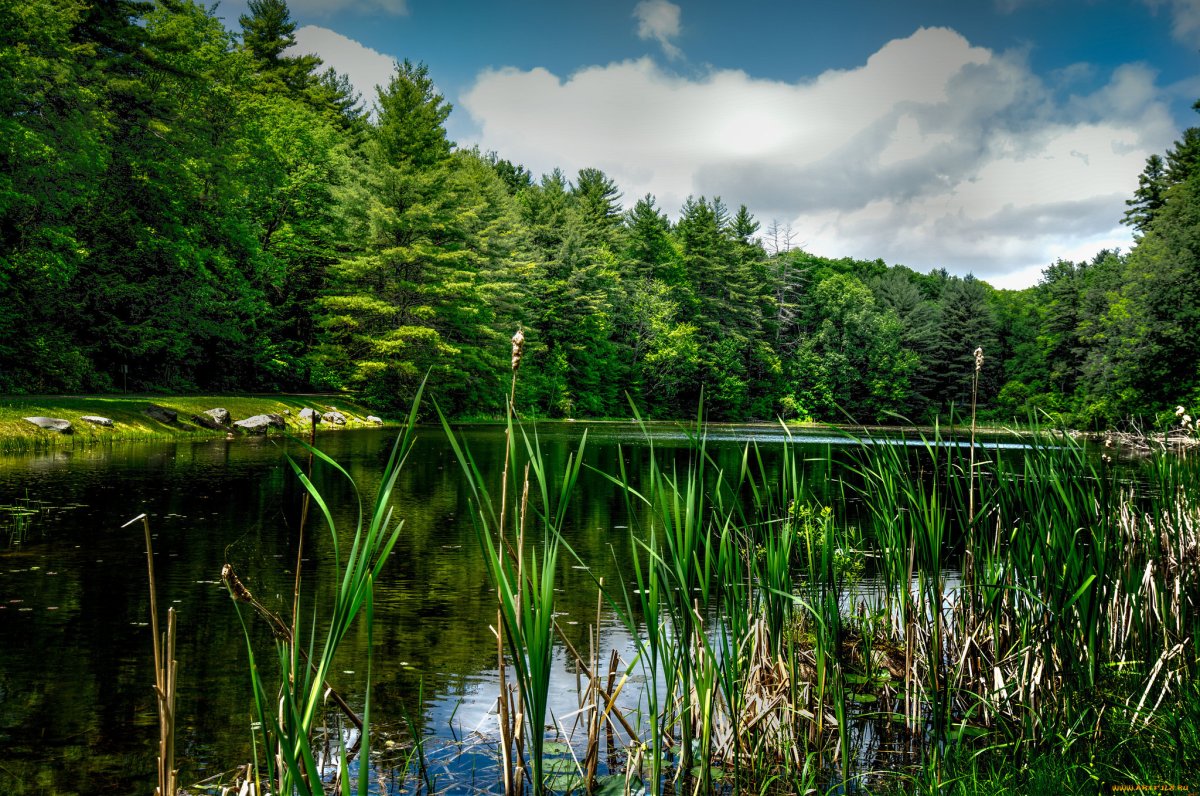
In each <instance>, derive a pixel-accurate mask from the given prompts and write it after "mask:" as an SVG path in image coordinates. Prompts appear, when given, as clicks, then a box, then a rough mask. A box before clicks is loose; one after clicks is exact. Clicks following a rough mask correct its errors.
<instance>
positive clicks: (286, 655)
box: [221, 384, 424, 796]
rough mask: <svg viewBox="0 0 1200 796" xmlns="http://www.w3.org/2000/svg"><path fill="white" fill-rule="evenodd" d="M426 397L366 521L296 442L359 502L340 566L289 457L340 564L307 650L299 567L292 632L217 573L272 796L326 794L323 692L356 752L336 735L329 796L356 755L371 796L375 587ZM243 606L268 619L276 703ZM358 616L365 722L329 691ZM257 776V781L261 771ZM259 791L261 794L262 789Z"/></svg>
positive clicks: (237, 583) (228, 570)
mask: <svg viewBox="0 0 1200 796" xmlns="http://www.w3.org/2000/svg"><path fill="white" fill-rule="evenodd" d="M423 390H424V385H423V384H422V386H421V388H419V389H418V390H417V394H416V396H415V397H414V399H413V404H412V408H411V410H410V411H409V414H408V419H407V422H406V423H405V425H404V428H403V430H402V431H401V432H400V434H399V435H398V436H397V438H396V442H395V444H394V445H393V447H392V451H391V454H390V456H389V458H388V462H387V466H386V467H385V468H384V471H383V476H382V479H381V481H380V485H379V490H378V492H377V493H376V495H375V499H374V502H373V504H372V506H371V507H370V511H369V514H368V515H367V516H365V517H364V512H363V506H362V500H361V498H359V497H358V489H357V487H356V486H355V485H354V479H353V478H351V476H350V474H349V473H347V472H346V471H345V470H344V469H343V468H342V467H341V466H340V465H338V464H337V462H335V461H333V460H332V459H331V458H329V457H328V456H327V455H326V454H324V453H322V452H321V451H320V450H317V449H316V448H315V447H313V446H312V445H310V444H308V443H305V442H303V441H301V440H296V442H297V444H299V445H300V446H301V447H302V448H303V449H304V450H306V451H307V452H308V453H309V454H310V455H311V456H312V457H315V459H316V461H317V462H319V463H321V464H322V465H324V466H328V467H330V468H332V469H333V470H334V471H335V472H337V473H339V474H340V475H342V476H344V477H345V478H346V479H347V481H348V482H349V484H350V486H351V487H352V489H353V491H354V495H355V497H356V500H357V503H358V506H357V520H356V523H355V528H354V537H353V542H352V544H351V546H350V550H349V551H348V552H347V553H346V555H345V558H344V559H343V556H342V550H341V542H340V533H339V531H338V528H337V525H336V523H335V521H334V517H333V512H332V511H331V509H330V507H329V506H328V505H327V504H326V502H325V500H324V499H323V498H322V496H321V494H320V492H319V491H318V490H317V488H316V486H315V485H314V484H313V482H312V480H311V479H310V478H309V476H308V475H307V474H306V473H305V472H304V470H303V469H302V468H301V467H300V465H299V464H298V463H297V462H296V461H295V460H294V459H292V458H291V456H288V457H287V461H288V464H289V465H290V467H291V469H292V472H293V473H294V475H295V476H296V478H297V479H298V480H299V481H300V483H301V484H302V485H303V486H304V488H305V490H306V491H307V493H308V495H309V496H310V497H311V499H312V502H313V503H314V504H315V505H316V506H317V508H318V510H319V511H320V514H321V516H322V517H323V518H324V520H325V524H326V527H327V528H328V530H329V534H330V539H331V543H332V548H333V558H334V561H335V562H337V563H336V571H335V573H334V575H335V578H336V581H337V588H336V590H335V592H334V595H333V600H332V604H331V605H329V606H327V609H328V610H327V612H324V613H322V614H321V615H320V616H318V612H319V611H320V608H321V606H319V605H317V604H314V605H313V607H312V616H311V618H310V619H309V623H310V624H311V626H312V628H313V632H312V636H313V637H312V638H311V639H310V641H309V642H308V644H307V646H303V645H302V644H301V642H300V640H299V638H298V636H297V635H296V634H295V633H294V631H293V630H292V628H299V627H302V626H303V624H304V623H303V621H302V619H301V606H302V605H303V601H302V600H301V599H300V597H299V592H300V589H301V585H300V576H299V568H297V575H296V578H297V580H296V587H295V588H296V592H297V596H296V599H295V600H294V603H293V605H294V607H293V610H294V612H295V615H294V616H293V617H292V622H291V624H290V626H289V624H288V623H286V622H284V621H283V620H282V619H281V618H279V617H276V616H274V615H273V614H272V613H271V612H270V611H268V610H267V609H265V608H264V607H263V606H261V604H259V603H258V601H257V600H256V599H255V598H254V596H253V594H252V593H251V592H250V590H249V589H248V588H247V587H246V586H245V584H243V583H242V582H241V580H240V579H239V578H238V577H237V574H236V573H235V572H234V571H233V568H232V567H231V566H230V565H229V564H226V565H225V567H224V568H223V570H222V573H221V575H222V580H223V581H224V583H225V585H226V588H227V589H228V590H229V594H230V596H231V597H232V598H233V601H234V604H235V606H236V607H237V614H238V618H239V620H240V621H241V623H242V627H243V631H244V633H245V637H246V649H247V655H248V661H249V669H250V679H251V685H252V687H253V692H254V699H255V710H256V714H257V718H258V727H257V732H258V734H259V735H258V739H257V740H256V746H257V744H261V747H262V749H263V750H265V751H266V752H267V754H266V757H265V761H264V762H265V765H266V774H267V780H268V782H270V783H273V785H274V788H275V792H276V793H278V794H293V793H300V794H301V795H302V796H310V795H311V794H323V793H325V792H326V790H325V777H324V774H325V771H324V768H323V766H321V765H319V764H318V760H319V759H321V754H320V750H319V749H317V748H316V747H315V746H314V737H313V735H314V730H315V728H316V725H317V723H318V722H319V721H321V720H322V719H323V718H324V715H325V699H326V695H327V694H328V695H330V696H331V697H333V698H334V699H335V701H336V702H337V703H338V705H339V707H340V708H341V709H342V711H343V712H344V713H346V714H347V717H348V718H349V719H350V720H351V721H352V723H353V724H355V726H356V728H357V731H358V736H357V737H358V740H357V744H356V747H357V748H356V749H354V750H353V751H352V750H350V749H347V747H346V743H345V740H344V739H343V738H341V737H339V744H338V748H337V750H336V754H337V762H336V764H335V765H334V766H333V768H334V781H333V783H332V789H333V791H334V792H341V793H343V794H348V793H349V792H350V778H351V773H350V759H351V757H352V756H353V754H355V753H357V755H358V756H359V760H360V764H359V769H358V784H357V792H358V793H359V794H360V796H361V794H365V793H366V792H367V785H368V778H369V774H370V768H371V766H370V750H371V699H370V694H371V689H370V683H371V665H372V652H371V650H372V647H373V626H374V586H375V581H376V580H377V579H378V577H379V574H380V572H381V571H382V569H383V567H384V565H385V563H386V562H387V559H388V556H389V555H390V554H391V552H392V549H393V548H394V547H395V545H396V541H397V540H398V539H399V536H400V533H401V531H402V530H403V526H404V521H403V520H402V519H401V520H394V519H393V511H392V506H391V495H392V490H393V489H394V487H395V485H396V480H397V479H398V478H399V476H400V472H401V470H402V469H403V467H404V464H405V462H406V460H407V458H408V455H409V452H410V451H411V450H412V445H413V441H414V432H415V426H416V419H417V409H418V407H419V405H420V400H421V394H422V392H423ZM243 605H249V606H251V607H253V608H254V609H255V611H256V612H257V613H258V614H259V615H262V616H264V617H265V618H266V619H268V621H269V622H270V623H271V625H272V630H273V632H274V633H275V635H276V644H275V653H276V655H275V661H276V665H277V672H278V685H277V689H278V690H277V692H276V693H277V696H273V695H272V693H271V691H270V690H269V688H268V684H267V681H266V680H265V674H264V672H263V671H262V670H260V668H259V665H258V660H257V656H256V655H255V651H254V645H253V643H252V639H251V634H250V630H249V627H248V625H247V620H246V617H245V615H244V614H243V612H242V609H241V606H243ZM360 616H362V617H363V621H364V624H365V627H366V632H367V660H366V671H367V676H366V680H367V689H366V692H365V695H364V704H363V712H362V716H361V718H359V717H357V716H356V715H355V714H354V712H353V711H352V710H350V708H349V706H348V705H347V704H346V703H345V701H344V700H343V699H341V697H340V696H339V695H337V692H336V690H334V689H333V688H332V687H331V686H330V685H329V678H330V675H331V673H332V670H333V661H334V657H335V655H336V653H337V650H338V648H339V646H340V644H341V642H342V641H343V640H344V639H345V637H346V636H347V634H348V633H349V632H350V629H351V627H352V626H353V625H354V624H355V623H356V620H358V619H359V617H360ZM326 625H327V626H328V630H327V631H326V635H325V638H324V641H323V643H321V644H320V645H319V646H318V645H317V644H316V640H315V636H316V628H317V627H318V626H326ZM276 704H277V705H278V710H277V711H276V710H273V709H272V708H271V707H270V706H273V705H276ZM256 768H257V767H256ZM255 774H256V776H257V771H256V772H255ZM258 792H260V793H261V792H262V789H261V786H260V787H259V789H258Z"/></svg>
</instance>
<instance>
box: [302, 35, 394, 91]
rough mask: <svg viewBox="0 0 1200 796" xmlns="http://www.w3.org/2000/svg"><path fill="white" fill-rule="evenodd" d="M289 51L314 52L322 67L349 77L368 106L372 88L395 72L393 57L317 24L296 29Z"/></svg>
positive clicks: (381, 84) (389, 78)
mask: <svg viewBox="0 0 1200 796" xmlns="http://www.w3.org/2000/svg"><path fill="white" fill-rule="evenodd" d="M289 51H290V52H298V53H305V54H312V55H317V56H319V57H320V58H321V60H322V61H324V62H325V65H326V66H332V67H333V68H334V69H336V70H337V71H338V73H339V74H343V75H346V76H347V77H349V78H350V83H351V84H352V85H353V86H354V90H355V91H357V92H358V93H359V94H361V95H362V98H363V101H364V103H365V104H366V107H368V108H370V107H371V105H372V103H374V102H375V97H376V93H375V87H376V86H386V85H387V84H388V83H389V82H390V81H391V79H392V75H393V74H394V73H395V71H396V59H395V58H393V57H392V56H390V55H386V54H385V53H381V52H378V51H376V50H372V49H371V48H370V47H367V46H365V45H363V44H360V43H358V42H357V41H355V40H354V39H351V38H348V37H346V36H343V35H342V34H340V33H338V32H337V31H333V30H330V29H329V28H322V27H320V26H318V25H305V26H304V27H302V28H299V29H298V30H297V31H296V44H295V45H294V46H293V47H291V48H290V50H289Z"/></svg>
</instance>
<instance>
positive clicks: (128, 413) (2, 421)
mask: <svg viewBox="0 0 1200 796" xmlns="http://www.w3.org/2000/svg"><path fill="white" fill-rule="evenodd" d="M155 406H157V407H161V408H163V409H166V410H168V411H169V412H174V413H175V414H176V419H175V421H174V422H170V421H167V420H164V419H162V417H163V415H161V413H157V414H159V417H154V416H152V415H151V414H148V413H147V410H151V407H155ZM305 408H310V409H313V410H314V411H316V412H319V413H320V414H322V415H323V414H325V413H327V412H334V411H336V412H339V413H341V415H342V417H343V418H344V419H345V421H346V422H345V424H344V425H340V424H336V423H327V422H321V423H318V424H317V430H318V431H327V430H333V429H351V428H380V427H386V426H395V425H397V422H398V419H401V418H399V416H398V415H397V416H391V417H388V416H381V417H380V419H381V420H382V421H383V422H382V423H376V422H374V421H368V420H367V418H368V417H369V416H373V415H381V414H382V413H381V412H379V411H378V410H375V409H372V408H371V407H368V406H365V405H364V404H362V403H360V402H358V401H357V400H355V399H354V398H353V397H350V396H346V395H339V394H298V393H279V394H245V393H243V394H230V395H211V394H209V395H155V394H138V395H5V396H0V451H4V452H20V451H25V450H38V449H43V448H55V449H57V448H70V447H86V446H89V445H96V444H107V443H111V442H147V441H155V440H176V439H214V438H222V437H227V436H229V435H230V434H232V435H234V437H243V436H259V435H261V433H262V432H260V433H257V434H256V433H255V432H250V431H243V430H241V429H240V428H238V427H236V426H234V425H233V423H235V422H236V421H239V420H246V419H248V418H251V417H254V416H256V415H275V416H277V417H278V418H279V420H280V421H281V425H280V424H278V423H277V425H275V426H271V427H269V428H267V429H265V433H266V434H281V433H289V434H307V433H309V431H310V430H311V428H312V423H311V421H310V420H308V419H307V418H304V417H301V415H300V413H301V411H302V410H304V409H305ZM211 409H225V410H226V411H227V412H228V413H229V424H228V425H226V426H222V427H218V428H209V427H206V426H205V425H204V424H203V422H202V421H200V420H196V419H194V418H204V417H206V416H205V415H204V413H205V412H207V411H208V410H211ZM85 416H87V417H96V418H105V419H107V420H110V421H112V425H111V426H105V425H99V424H96V423H92V422H88V421H86V420H84V419H83V418H84V417H85ZM27 417H41V418H50V419H54V420H66V421H67V422H68V423H70V431H69V432H59V431H54V430H47V429H43V428H39V427H38V426H37V425H35V424H34V423H31V422H29V421H28V420H26V419H25V418H27Z"/></svg>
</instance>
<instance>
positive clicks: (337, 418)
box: [321, 412, 346, 426]
mask: <svg viewBox="0 0 1200 796" xmlns="http://www.w3.org/2000/svg"><path fill="white" fill-rule="evenodd" d="M321 419H322V420H324V421H325V422H326V423H332V424H334V425H335V426H344V425H346V416H345V415H344V414H342V413H341V412H326V413H325V414H323V415H321Z"/></svg>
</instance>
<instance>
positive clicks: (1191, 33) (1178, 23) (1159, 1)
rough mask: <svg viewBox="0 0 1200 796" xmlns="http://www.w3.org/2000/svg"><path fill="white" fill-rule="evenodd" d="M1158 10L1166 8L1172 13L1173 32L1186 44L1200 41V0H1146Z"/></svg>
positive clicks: (1177, 38) (1176, 37)
mask: <svg viewBox="0 0 1200 796" xmlns="http://www.w3.org/2000/svg"><path fill="white" fill-rule="evenodd" d="M1144 2H1145V3H1146V5H1148V6H1150V8H1152V9H1154V10H1155V11H1158V10H1159V9H1160V8H1166V9H1167V11H1168V12H1169V13H1170V14H1171V34H1172V35H1173V36H1174V37H1175V39H1176V40H1177V41H1181V42H1183V43H1184V44H1192V45H1194V44H1197V43H1200V0H1144Z"/></svg>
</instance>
